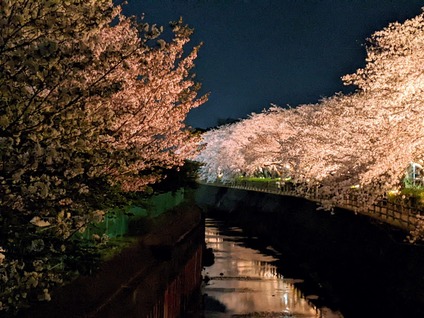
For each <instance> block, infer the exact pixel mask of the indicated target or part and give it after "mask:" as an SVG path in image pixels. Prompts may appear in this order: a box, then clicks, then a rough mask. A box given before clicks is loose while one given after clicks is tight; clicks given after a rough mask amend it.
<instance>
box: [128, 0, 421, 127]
mask: <svg viewBox="0 0 424 318" xmlns="http://www.w3.org/2000/svg"><path fill="white" fill-rule="evenodd" d="M423 6H424V0H128V4H127V5H125V6H124V14H125V15H137V16H140V15H141V14H142V13H144V14H145V21H147V22H150V23H157V24H159V25H164V26H167V25H168V22H169V21H171V20H177V19H179V17H180V16H181V17H182V18H183V20H184V21H185V23H187V24H189V25H190V26H191V27H193V28H194V29H195V34H194V35H193V37H192V40H193V45H195V44H198V43H199V42H201V41H202V42H204V46H203V47H202V49H201V51H200V53H199V57H198V59H197V62H196V68H195V73H196V74H197V80H198V81H199V82H201V83H202V85H203V89H202V90H203V91H204V92H210V93H211V94H210V98H209V101H208V102H207V103H206V104H204V105H202V106H200V107H199V108H197V109H195V110H193V111H192V112H190V114H189V116H188V118H187V123H188V124H189V125H191V126H193V127H198V128H207V127H212V126H215V125H216V124H217V122H218V120H220V119H221V120H222V119H227V118H235V119H238V118H246V117H247V116H248V114H250V113H251V112H260V111H262V110H263V109H265V108H268V107H269V105H270V103H274V104H277V105H279V106H286V105H290V106H296V105H299V104H302V103H315V102H317V101H318V100H319V99H320V98H322V97H324V96H331V95H333V94H334V93H336V92H339V91H346V90H347V89H348V88H346V87H345V86H343V84H342V82H341V80H340V77H341V76H343V75H345V74H348V73H352V72H354V71H355V70H356V69H357V68H358V67H362V66H363V65H364V63H365V62H364V60H365V48H364V46H363V44H365V43H366V38H367V37H369V36H370V35H371V34H372V33H373V32H374V31H377V30H380V29H382V28H384V27H385V26H387V25H388V23H389V22H393V21H399V22H403V21H404V20H405V19H408V18H412V17H414V16H416V15H418V14H419V13H420V12H421V7H423Z"/></svg>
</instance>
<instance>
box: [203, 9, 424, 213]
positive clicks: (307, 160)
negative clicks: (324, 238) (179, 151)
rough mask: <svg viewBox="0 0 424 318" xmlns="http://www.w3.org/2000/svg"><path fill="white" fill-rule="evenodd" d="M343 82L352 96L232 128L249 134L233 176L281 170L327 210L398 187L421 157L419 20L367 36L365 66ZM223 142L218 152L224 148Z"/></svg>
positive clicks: (423, 58)
mask: <svg viewBox="0 0 424 318" xmlns="http://www.w3.org/2000/svg"><path fill="white" fill-rule="evenodd" d="M343 81H344V83H345V84H346V85H355V86H357V91H356V92H355V93H352V94H349V95H343V94H335V95H334V96H332V97H330V98H325V99H323V100H321V101H320V102H319V103H318V104H316V105H300V106H298V107H296V108H294V109H288V110H284V111H283V110H279V111H277V110H275V111H273V112H270V113H269V114H268V115H267V113H266V112H265V113H264V114H260V115H257V116H256V118H258V122H261V123H263V125H261V124H258V123H256V124H252V125H249V124H247V123H248V122H252V123H253V122H254V118H255V116H253V117H252V118H248V119H246V120H245V122H246V124H245V125H243V124H242V123H243V122H241V123H238V127H245V128H246V129H248V133H249V135H250V136H253V137H251V138H250V139H249V143H242V147H241V149H240V151H241V153H242V154H243V155H244V157H242V158H243V160H241V161H240V165H241V167H239V170H240V171H241V172H242V173H247V174H252V171H254V170H255V167H256V169H261V168H264V167H265V166H266V165H267V162H278V163H279V165H280V166H286V165H287V167H289V169H290V172H291V175H292V177H293V180H294V182H296V183H297V184H298V187H297V188H298V190H299V191H300V192H303V193H305V195H306V194H307V193H308V192H309V190H311V189H317V188H319V191H320V193H321V194H322V195H326V197H327V198H328V200H327V201H325V202H324V205H325V206H326V207H331V206H334V205H336V204H337V203H340V202H341V201H342V200H343V198H344V197H345V196H346V195H349V194H352V193H355V194H356V195H357V196H358V198H359V200H361V201H362V203H363V204H369V205H371V204H373V203H375V202H376V201H378V200H380V199H381V198H382V197H384V195H385V194H386V193H387V191H389V190H394V189H398V188H399V187H400V186H401V185H402V179H403V177H404V175H405V171H406V168H407V167H408V165H409V164H410V163H411V162H413V161H418V162H420V160H421V161H422V160H423V159H424V158H423V153H424V149H423V148H424V145H423V136H424V131H423V129H424V109H423V105H424V100H423V99H424V94H423V88H424V21H423V14H420V15H419V16H417V17H415V18H413V19H410V20H407V21H405V22H404V23H402V24H401V23H397V22H396V23H392V24H390V25H389V26H388V27H387V28H385V29H383V30H382V31H378V32H376V33H375V34H373V35H372V36H371V38H370V39H369V45H368V47H367V59H366V66H365V67H364V68H363V69H359V70H358V71H357V72H356V73H354V74H350V75H346V76H344V77H343ZM267 116H269V117H267ZM271 118H272V120H273V121H275V122H274V123H273V122H272V121H270V120H269V119H271ZM265 122H267V124H265ZM264 126H265V128H264ZM226 129H227V130H231V128H228V127H227V128H226ZM245 133H246V132H245ZM241 135H243V133H242V132H239V133H238V136H241ZM232 136H233V137H235V136H236V135H234V134H233V135H232ZM227 137H228V136H227ZM227 137H225V136H222V138H221V141H220V145H218V144H217V145H216V146H220V147H226V142H227V140H228V138H227ZM232 142H233V143H234V141H232ZM267 149H270V150H271V149H272V153H273V155H272V156H271V157H268V154H267V153H266V150H267ZM233 151H236V150H233ZM275 152H279V154H277V155H275ZM211 160H212V158H211ZM213 160H215V161H216V162H219V161H220V160H231V159H229V158H228V157H225V159H224V158H217V157H214V158H213ZM216 164H218V163H216Z"/></svg>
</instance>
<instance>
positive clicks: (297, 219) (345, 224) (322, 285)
mask: <svg viewBox="0 0 424 318" xmlns="http://www.w3.org/2000/svg"><path fill="white" fill-rule="evenodd" d="M196 202H197V204H198V205H199V206H200V207H202V209H203V210H204V211H205V216H206V230H205V240H206V246H207V248H209V249H210V250H209V251H213V254H214V259H213V264H206V265H208V266H204V269H203V272H202V274H203V279H204V281H205V283H204V286H203V288H202V295H203V307H204V314H203V316H202V317H280V318H281V317H343V318H367V317H370V318H374V317H375V318H380V317H384V318H391V317H393V318H395V317H398V318H415V317H416V318H422V317H424V245H420V244H418V245H411V244H409V243H408V242H407V241H406V240H405V236H406V233H404V232H402V231H400V230H397V229H395V228H392V227H390V226H387V225H386V224H383V223H380V222H377V221H373V220H371V219H369V218H367V217H364V216H361V215H355V214H354V213H352V212H349V211H346V210H338V209H336V210H335V211H334V212H333V213H330V212H326V211H317V209H316V208H317V206H316V204H315V203H313V202H310V201H307V200H303V199H301V198H293V197H284V196H278V195H271V194H266V193H258V192H253V191H245V190H238V189H225V188H217V187H210V186H202V187H200V188H199V189H198V192H197V197H196ZM211 263H212V262H211ZM209 265H210V266H209Z"/></svg>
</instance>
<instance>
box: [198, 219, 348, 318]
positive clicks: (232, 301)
mask: <svg viewBox="0 0 424 318" xmlns="http://www.w3.org/2000/svg"><path fill="white" fill-rule="evenodd" d="M205 223H206V224H205V226H206V231H205V240H206V247H207V248H208V249H212V251H213V254H214V261H213V264H212V265H211V266H206V267H204V269H203V272H202V275H203V277H204V281H205V283H204V286H203V288H202V294H203V306H204V317H207V318H212V317H219V318H221V317H326V318H333V317H343V315H342V314H341V313H340V312H339V311H333V310H331V309H330V308H328V307H326V306H320V308H318V307H317V306H315V305H314V301H316V300H317V299H319V297H320V295H317V294H305V293H304V292H303V291H301V289H299V288H298V286H299V285H302V284H303V279H302V277H293V276H286V275H287V274H286V272H285V270H284V256H283V255H281V254H280V253H279V252H278V251H276V250H275V249H273V248H272V247H271V246H264V245H261V243H259V240H258V239H257V238H256V237H247V236H246V235H244V233H243V231H242V229H240V228H238V227H229V226H227V225H225V223H223V222H220V221H218V220H215V219H211V218H207V219H206V222H205ZM277 264H278V265H277ZM281 264H282V265H281ZM280 267H282V268H280ZM287 272H290V271H289V270H288V271H287Z"/></svg>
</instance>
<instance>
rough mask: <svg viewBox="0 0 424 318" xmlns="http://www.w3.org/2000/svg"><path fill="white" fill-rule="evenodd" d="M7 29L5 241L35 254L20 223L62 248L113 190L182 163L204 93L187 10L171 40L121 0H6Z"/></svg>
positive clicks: (1, 97) (2, 149)
mask: <svg viewBox="0 0 424 318" xmlns="http://www.w3.org/2000/svg"><path fill="white" fill-rule="evenodd" d="M0 28H1V30H2V31H1V33H0V154H1V158H0V184H1V187H0V206H1V212H0V213H1V214H0V222H1V223H2V228H3V230H2V231H1V234H0V247H1V251H2V254H1V256H2V257H3V256H5V259H3V258H2V261H3V263H7V264H11V263H10V261H11V260H13V259H15V258H19V257H20V256H19V253H21V252H25V251H26V252H28V251H30V253H33V252H34V250H31V247H28V249H26V246H27V245H25V244H27V243H28V242H27V241H28V239H27V237H26V236H25V235H22V236H19V235H16V233H18V232H19V231H20V229H18V228H17V227H16V226H15V225H23V228H24V229H25V231H26V232H27V233H26V235H38V234H37V233H38V232H39V231H38V230H40V229H41V228H42V229H43V233H44V234H46V233H49V235H54V236H56V237H59V238H62V240H58V239H54V242H55V243H54V244H53V243H52V246H50V247H49V245H48V244H47V241H46V242H44V240H47V236H48V235H45V237H43V238H41V240H42V241H43V244H40V246H44V247H43V248H40V249H38V248H37V251H36V252H37V253H44V252H46V251H48V250H49V248H50V250H51V249H53V250H56V249H57V251H59V252H60V251H62V246H65V245H66V244H65V243H64V242H65V241H66V242H69V238H70V237H71V236H72V235H73V234H74V233H75V232H77V231H78V230H83V229H84V226H85V225H86V224H87V223H88V222H89V221H91V220H98V219H99V218H100V219H101V217H102V215H103V212H102V210H104V209H107V208H109V207H110V206H111V205H112V204H114V203H116V202H113V200H114V199H115V198H116V197H115V196H114V195H115V194H116V193H121V192H135V191H143V189H144V188H145V187H146V186H147V185H149V184H151V183H154V182H157V181H158V180H160V178H161V177H162V174H161V171H162V170H163V169H169V168H171V167H176V166H180V165H182V164H183V162H184V160H185V158H187V157H188V156H191V155H192V153H193V151H194V150H195V148H196V143H195V141H196V138H195V135H193V134H192V133H191V132H190V130H189V129H188V127H186V126H185V124H184V120H185V117H186V115H187V113H188V112H189V111H190V110H191V109H192V108H194V107H197V106H199V105H201V104H202V103H204V102H205V101H206V99H207V96H200V97H199V96H198V91H199V89H200V84H199V83H197V82H196V81H195V78H194V74H193V72H192V69H193V67H194V61H195V59H196V57H197V53H198V50H199V47H200V45H199V46H194V47H192V48H191V49H190V50H189V51H188V52H184V51H185V48H186V46H187V44H188V42H189V41H190V36H191V34H192V32H193V30H192V29H190V28H189V27H188V26H186V25H184V23H183V22H182V21H181V20H180V21H177V22H174V23H172V24H171V30H172V37H171V39H170V40H166V41H165V40H164V37H162V36H161V28H158V27H156V26H155V25H148V24H146V23H143V22H142V21H141V22H140V21H137V20H136V18H127V17H124V16H122V15H121V9H120V7H119V6H114V5H113V2H112V0H88V1H81V0H67V1H58V0H2V1H1V2H0ZM166 38H167V39H168V38H169V37H166ZM111 201H112V202H111ZM44 234H43V235H44ZM25 240H27V241H25ZM29 243H31V240H29ZM55 244H56V245H57V244H58V246H56V245H55ZM63 244H65V245H63ZM67 244H68V243H67ZM62 252H63V251H62ZM31 255H32V254H31ZM22 268H23V267H22ZM13 270H16V268H14V269H12V272H13ZM25 270H26V271H30V270H31V269H28V268H26V269H25ZM9 283H10V284H11V286H12V285H13V281H9ZM40 286H41V285H40ZM46 288H47V290H48V289H49V286H47V287H46ZM0 303H1V300H0ZM0 307H1V306H0Z"/></svg>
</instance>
